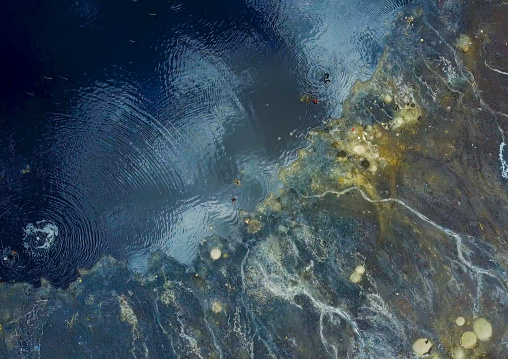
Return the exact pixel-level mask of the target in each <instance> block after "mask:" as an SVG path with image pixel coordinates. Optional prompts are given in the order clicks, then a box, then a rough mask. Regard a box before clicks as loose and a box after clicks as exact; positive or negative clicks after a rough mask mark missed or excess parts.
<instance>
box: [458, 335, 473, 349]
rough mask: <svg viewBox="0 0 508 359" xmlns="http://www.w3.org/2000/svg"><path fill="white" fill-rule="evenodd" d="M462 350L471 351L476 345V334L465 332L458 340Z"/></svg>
mask: <svg viewBox="0 0 508 359" xmlns="http://www.w3.org/2000/svg"><path fill="white" fill-rule="evenodd" d="M460 345H461V346H462V348H466V349H471V348H472V347H474V346H475V345H476V334H475V333H473V332H465V333H464V334H462V337H461V338H460Z"/></svg>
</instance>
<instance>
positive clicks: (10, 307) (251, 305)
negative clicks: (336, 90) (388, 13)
mask: <svg viewBox="0 0 508 359" xmlns="http://www.w3.org/2000/svg"><path fill="white" fill-rule="evenodd" d="M466 5H467V6H474V5H472V4H462V5H461V4H459V3H457V2H455V1H438V2H437V3H436V4H432V5H426V6H424V7H419V6H416V5H415V6H414V7H408V8H407V10H406V12H405V13H403V14H401V15H400V16H399V18H398V20H397V21H396V22H395V23H394V24H393V29H392V34H390V38H391V41H389V46H388V47H387V49H386V51H385V54H384V56H383V58H382V60H381V63H380V65H379V68H378V70H377V71H376V73H375V74H374V76H373V78H372V79H371V80H369V81H367V82H365V83H358V84H357V85H356V86H355V88H354V89H353V91H352V93H351V96H350V97H349V99H348V101H347V103H346V104H345V110H344V113H343V116H342V118H341V119H336V120H333V121H331V122H329V123H328V124H327V125H326V127H325V128H324V129H322V130H316V131H312V132H311V133H309V135H308V138H309V141H310V146H309V148H308V149H306V150H302V151H301V153H300V156H299V159H298V160H297V161H296V162H295V163H293V164H292V165H291V166H290V167H288V168H286V169H284V170H282V172H281V174H280V178H281V180H282V181H283V183H284V188H283V189H282V190H281V192H280V193H278V194H276V195H273V196H270V197H269V200H268V201H267V202H266V203H262V204H260V206H259V210H258V211H257V212H255V213H250V214H245V221H244V222H245V223H244V226H245V227H244V232H243V233H244V238H243V241H241V242H235V244H233V243H231V242H229V241H227V240H225V239H223V238H216V237H211V238H208V239H207V240H206V241H204V242H203V243H202V245H201V249H200V256H199V258H198V260H197V261H196V263H195V265H194V267H193V268H192V270H189V269H188V268H184V267H182V266H181V265H178V264H177V263H175V262H173V261H172V260H171V259H169V258H167V257H165V256H163V255H160V254H158V253H156V254H154V255H153V257H152V259H151V263H150V268H149V270H148V273H147V274H146V275H142V276H141V275H136V274H134V273H132V272H130V271H129V270H128V269H127V268H126V266H125V265H124V264H122V263H117V262H116V261H115V260H113V259H111V258H104V259H103V260H102V261H101V262H99V264H97V265H96V266H95V267H94V269H93V270H91V271H90V272H87V273H82V277H81V278H82V280H81V281H77V282H75V283H73V284H72V285H71V287H70V288H69V289H67V290H65V291H62V290H55V289H53V288H51V287H50V286H49V285H48V284H47V283H43V284H42V286H41V288H38V289H34V288H32V287H31V286H29V285H27V284H4V285H3V286H2V287H1V288H0V296H1V298H2V303H7V304H6V305H4V306H2V308H1V309H0V318H1V319H0V321H1V323H2V330H3V331H4V333H3V334H4V336H3V337H4V341H3V342H1V343H0V354H1V356H2V357H6V358H9V357H12V358H18V357H23V358H32V357H34V358H35V357H46V358H68V357H72V358H81V357H89V356H90V355H93V356H94V357H97V358H106V357H112V356H111V353H114V355H116V356H117V357H125V358H127V357H157V358H164V357H167V358H173V357H177V356H181V357H185V358H194V357H195V358H199V357H204V358H220V357H223V358H249V357H256V358H270V357H277V358H327V357H331V358H334V357H337V358H346V357H350V358H398V357H402V358H409V357H411V355H412V353H413V351H414V352H415V353H416V354H418V355H425V354H427V353H430V354H429V355H431V356H432V357H434V358H446V357H450V356H452V357H454V358H462V357H467V358H481V357H488V358H506V357H507V356H508V352H507V348H506V346H504V345H503V343H505V342H506V338H507V336H508V323H507V322H506V321H507V318H508V293H507V290H508V283H507V278H508V276H507V270H508V269H507V258H508V256H507V255H508V249H507V244H506V243H507V242H506V239H507V233H506V228H508V223H507V222H508V216H507V208H508V198H507V191H506V189H507V187H506V180H507V179H506V177H507V176H508V175H507V174H506V170H507V169H506V163H505V162H504V161H505V159H506V154H505V152H503V151H506V150H504V149H503V148H504V147H503V143H504V139H505V138H506V133H507V132H506V130H507V125H506V123H507V122H506V121H507V120H508V116H507V115H506V112H507V111H506V109H505V108H503V106H505V104H504V103H503V101H501V100H499V96H501V95H500V93H499V92H498V90H495V89H503V88H505V86H506V82H505V81H506V80H505V78H507V77H506V76H505V75H503V73H502V72H504V70H502V65H504V64H503V63H501V62H499V63H496V64H495V65H494V63H492V62H490V61H491V60H492V57H491V56H492V54H491V53H490V52H489V51H490V50H489V49H492V48H496V49H497V48H498V47H499V48H501V47H500V45H498V44H497V43H496V42H497V41H498V40H497V39H498V37H499V36H501V35H499V32H498V31H499V29H500V28H501V27H502V25H503V22H499V15H498V14H497V13H496V12H494V11H491V12H489V10H488V9H492V8H493V6H497V5H501V2H499V3H497V4H495V3H490V4H489V6H485V8H484V9H482V11H479V12H478V13H477V14H475V15H474V16H476V17H475V18H473V20H472V21H471V22H468V20H467V19H468V16H469V15H468V14H472V13H473V12H474V10H475V9H474V8H472V7H471V8H465V7H464V8H463V6H466ZM505 8H508V6H498V7H496V9H499V10H496V11H504V12H505V13H506V11H507V10H506V9H505ZM504 19H506V17H504ZM480 24H481V27H480ZM481 30H483V31H481ZM465 36H467V38H468V39H470V40H468V41H465V40H464V39H465ZM505 41H506V39H505ZM493 42H494V44H493ZM465 46H467V51H465ZM496 46H497V47H496ZM485 64H487V65H488V66H487V65H485ZM492 69H496V70H498V71H496V70H492ZM499 71H501V72H499ZM503 76H504V77H503ZM387 94H389V95H387ZM387 96H389V99H388V97H387ZM339 153H340V155H338V154H339ZM365 161H367V162H368V166H367V165H365ZM238 243H240V244H238ZM218 248H220V251H219V252H218V253H217V252H216V254H217V255H216V256H214V255H213V254H212V253H213V251H217V249H218ZM219 258H220V260H217V259H219ZM353 275H354V277H353V278H352V277H351V276H353ZM353 279H354V280H353ZM13 298H16V300H14V299H13ZM458 317H463V320H460V323H461V324H459V321H457V318H458ZM478 318H481V319H478ZM55 338H58V340H59V345H54V341H55ZM76 338H79V340H76ZM420 338H421V339H420ZM477 339H479V340H477ZM416 343H418V345H417V346H416V347H415V345H416ZM429 343H431V344H430V346H429Z"/></svg>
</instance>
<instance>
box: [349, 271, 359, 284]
mask: <svg viewBox="0 0 508 359" xmlns="http://www.w3.org/2000/svg"><path fill="white" fill-rule="evenodd" d="M349 280H350V281H351V282H353V283H360V282H361V280H362V276H361V275H360V274H358V273H356V272H353V273H352V274H351V275H350V276H349Z"/></svg>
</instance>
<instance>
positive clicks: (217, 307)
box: [212, 301, 222, 314]
mask: <svg viewBox="0 0 508 359" xmlns="http://www.w3.org/2000/svg"><path fill="white" fill-rule="evenodd" d="M212 312H214V313H215V314H219V313H220V312H222V304H221V303H220V302H217V301H214V302H212Z"/></svg>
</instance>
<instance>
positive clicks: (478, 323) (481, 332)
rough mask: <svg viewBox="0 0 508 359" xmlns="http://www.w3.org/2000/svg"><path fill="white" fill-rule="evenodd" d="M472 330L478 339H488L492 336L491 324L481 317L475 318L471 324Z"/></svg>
mask: <svg viewBox="0 0 508 359" xmlns="http://www.w3.org/2000/svg"><path fill="white" fill-rule="evenodd" d="M473 330H474V332H475V334H476V336H477V337H478V339H480V340H483V341H485V340H489V339H490V337H491V336H492V325H490V323H489V322H488V321H487V320H486V319H483V318H479V319H476V320H475V322H474V324H473Z"/></svg>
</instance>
